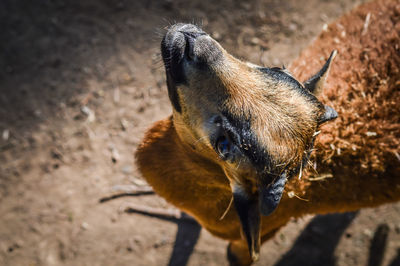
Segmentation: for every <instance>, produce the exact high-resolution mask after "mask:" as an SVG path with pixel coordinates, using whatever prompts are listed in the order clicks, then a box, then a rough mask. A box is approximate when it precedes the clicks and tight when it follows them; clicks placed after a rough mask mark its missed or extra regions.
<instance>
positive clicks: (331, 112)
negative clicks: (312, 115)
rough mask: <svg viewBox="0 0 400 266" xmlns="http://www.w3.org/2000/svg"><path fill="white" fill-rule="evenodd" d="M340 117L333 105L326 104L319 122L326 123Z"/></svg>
mask: <svg viewBox="0 0 400 266" xmlns="http://www.w3.org/2000/svg"><path fill="white" fill-rule="evenodd" d="M336 117H338V113H337V112H336V111H335V109H333V108H332V107H330V106H328V105H325V112H324V114H323V115H322V116H321V117H320V118H319V119H318V124H322V123H325V122H327V121H329V120H333V119H335V118H336Z"/></svg>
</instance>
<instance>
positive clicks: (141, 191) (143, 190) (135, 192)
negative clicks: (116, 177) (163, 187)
mask: <svg viewBox="0 0 400 266" xmlns="http://www.w3.org/2000/svg"><path fill="white" fill-rule="evenodd" d="M153 194H154V191H153V189H152V188H151V187H149V186H147V187H136V188H135V189H132V190H131V191H129V192H122V193H118V194H114V195H111V196H107V197H103V198H101V199H99V202H100V203H104V202H106V201H109V200H113V199H117V198H122V197H130V196H141V195H153Z"/></svg>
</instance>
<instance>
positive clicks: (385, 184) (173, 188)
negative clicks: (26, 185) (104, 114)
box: [136, 0, 400, 265]
mask: <svg viewBox="0 0 400 266" xmlns="http://www.w3.org/2000/svg"><path fill="white" fill-rule="evenodd" d="M368 13H371V20H370V23H369V26H368V30H367V31H366V33H365V34H362V31H363V25H364V20H365V17H366V15H367V14H368ZM399 15H400V4H399V3H398V1H393V0H392V1H390V0H387V1H377V2H373V3H368V4H365V5H363V6H360V7H359V8H357V9H356V10H354V11H353V12H351V13H350V14H348V15H346V16H344V17H342V18H341V19H339V20H338V21H337V22H335V23H333V24H331V25H330V26H329V27H328V31H327V32H324V33H322V34H321V35H320V37H319V38H318V39H317V40H316V41H315V42H314V43H313V44H312V45H311V46H310V48H308V49H307V50H305V51H304V52H303V53H302V55H301V56H300V57H299V59H297V60H296V61H295V62H294V63H293V64H292V66H291V69H293V71H294V73H295V74H296V75H299V77H300V78H301V80H303V79H305V78H306V77H309V76H310V75H311V74H312V73H313V71H315V70H317V69H318V68H319V67H320V66H321V64H322V63H321V61H320V60H319V58H321V57H324V58H325V56H326V55H327V54H328V52H330V51H331V50H332V48H334V49H338V50H339V56H338V58H337V60H336V61H335V63H334V64H333V67H332V69H331V76H330V78H328V87H327V88H325V89H324V91H325V93H324V95H323V96H322V99H323V101H324V102H325V103H328V104H329V105H331V106H333V107H335V109H336V110H337V111H338V113H339V119H337V120H336V122H334V123H330V124H329V123H328V124H326V125H325V126H323V127H322V129H321V130H322V133H321V134H320V136H319V137H318V138H317V140H316V145H315V149H316V152H315V153H314V155H313V159H314V160H315V162H316V169H315V170H312V169H310V168H309V169H308V170H307V171H306V172H305V173H304V175H303V177H302V179H301V180H298V179H297V178H294V179H292V180H291V181H290V182H288V184H287V185H286V189H285V191H286V193H284V195H283V197H282V200H281V202H280V204H279V207H278V208H277V209H276V210H275V212H273V213H272V214H271V215H270V216H263V217H262V234H261V235H262V241H265V240H267V239H268V238H269V237H271V236H272V235H273V234H274V233H275V232H276V230H278V229H279V228H280V227H281V226H283V225H285V224H286V223H287V221H288V220H289V219H290V218H291V217H300V216H303V215H304V214H308V213H329V212H344V211H352V210H356V209H359V208H362V207H373V206H378V205H380V204H383V203H388V202H394V201H397V200H399V199H400V176H399V173H400V161H399V159H398V158H396V153H397V155H398V153H400V151H399V144H400V143H399V139H400V120H399V119H400V114H399V110H400V108H399V107H398V104H399V102H400V90H399V68H398V67H399V65H400V60H399V47H398V45H399V40H400V38H399V35H398V34H399V29H400V22H399ZM343 31H345V32H346V33H345V34H346V35H344V34H343V33H342V32H343ZM337 39H339V42H338V41H337ZM315 58H316V59H317V60H315ZM232 62H234V64H237V65H236V67H237V72H235V71H233V72H230V73H229V75H231V76H230V77H231V78H229V79H228V78H226V79H224V78H221V80H222V83H224V86H223V87H224V88H229V93H231V94H232V95H234V96H235V97H234V100H232V101H229V102H227V103H226V104H228V105H229V108H230V110H233V112H238V113H239V112H240V113H242V114H243V115H244V116H245V115H246V114H249V113H250V114H251V113H252V112H256V115H253V116H251V118H252V119H254V120H253V121H252V125H253V127H254V128H255V130H256V131H260V134H259V136H262V138H265V140H263V141H264V143H268V144H281V145H283V147H284V149H285V148H288V149H289V150H290V152H289V151H286V150H283V151H282V150H274V149H275V148H272V150H271V151H272V153H273V154H278V155H279V156H280V158H279V159H278V160H281V159H282V160H283V161H285V160H288V158H289V157H290V156H292V154H296V155H295V156H294V157H296V161H297V160H300V159H301V158H302V157H303V155H302V154H303V151H304V150H305V148H306V147H305V145H306V144H304V146H303V147H301V148H297V147H298V146H299V143H300V146H301V143H302V142H304V143H307V141H305V140H304V138H303V135H304V136H309V135H310V133H304V132H301V128H299V129H294V131H295V132H294V133H293V134H294V136H296V134H299V135H298V139H297V137H296V140H295V142H293V140H292V137H293V135H291V136H290V137H289V136H285V133H284V132H285V130H286V129H287V128H282V127H281V125H279V124H278V123H277V124H276V125H275V126H271V125H269V128H268V130H267V131H268V133H267V134H265V133H263V132H264V131H265V128H264V124H265V120H262V119H261V118H260V117H265V116H263V115H264V114H265V113H268V114H271V115H274V114H275V113H274V112H273V110H274V109H273V107H271V106H269V107H268V108H265V107H264V106H263V103H264V102H258V96H255V97H253V98H252V100H251V101H249V98H248V97H244V96H243V95H244V94H247V93H248V91H246V90H245V88H246V86H247V85H246V84H247V83H248V82H250V83H252V84H253V86H254V84H257V80H258V78H257V75H256V74H255V73H252V72H251V71H246V70H243V68H246V65H245V64H244V63H241V62H239V61H236V60H232V61H231V62H230V64H232ZM231 68H232V67H231ZM219 69H220V68H219ZM243 73H245V74H243ZM221 76H222V77H227V76H226V75H224V74H221ZM232 80H233V84H232ZM228 83H229V84H228ZM260 86H261V85H260ZM255 87H256V88H257V85H256V86H255ZM260 89H261V88H260ZM277 89H278V90H279V89H280V87H279V86H278V87H277ZM253 93H254V94H255V95H256V94H257V93H258V91H257V89H256V90H255V91H254V92H253ZM180 97H188V96H185V95H180ZM199 97H200V96H199ZM202 97H203V96H202ZM271 97H274V95H272V96H271ZM291 97H296V100H298V99H301V98H299V97H297V96H296V95H295V96H293V94H290V95H289V94H288V95H287V98H284V99H282V98H279V99H280V100H279V99H276V101H277V102H278V104H283V105H284V104H286V105H289V106H291V105H290V104H288V102H290V101H292V98H291ZM194 99H196V100H199V101H204V102H202V103H200V105H202V104H205V103H206V102H207V101H208V99H207V98H194ZM192 101H193V100H192ZM299 106H301V104H299ZM303 106H306V105H303ZM185 108H192V107H191V106H190V105H188V106H186V107H185ZM292 108H293V106H292ZM299 108H300V109H299V110H294V111H295V112H299V113H313V112H316V111H315V110H304V109H301V108H306V107H299ZM291 111H293V110H291ZM276 115H283V116H285V112H283V113H278V114H276ZM276 119H279V118H278V117H274V118H273V119H272V120H271V121H276ZM282 120H284V121H286V122H287V121H288V122H289V123H290V121H291V120H290V118H287V117H284V118H283V119H282ZM278 121H281V120H278ZM187 123H192V125H193V127H195V126H196V125H198V123H196V122H193V121H190V117H183V118H182V119H181V120H180V118H179V116H176V115H175V116H174V118H172V117H170V118H167V119H165V120H162V121H159V122H157V123H156V124H155V125H154V126H153V127H152V128H151V129H150V130H149V131H148V132H147V134H146V136H145V138H144V141H143V143H142V144H141V145H140V147H139V149H138V151H137V154H136V156H137V163H138V166H139V169H140V170H141V172H142V173H143V176H144V177H145V178H146V180H147V181H148V183H149V184H150V185H152V186H153V188H154V190H155V191H156V192H157V193H158V194H159V195H160V196H162V197H164V198H165V199H167V200H168V201H169V202H171V203H172V204H174V205H175V206H177V207H178V208H180V209H182V210H183V211H185V212H187V213H189V214H191V215H193V216H194V217H195V218H196V219H197V220H198V221H199V223H200V224H201V225H202V226H203V227H205V228H206V229H207V230H209V231H210V232H211V233H213V234H214V235H216V236H218V237H221V238H224V239H227V240H229V241H230V249H229V250H230V252H231V253H233V254H234V256H235V258H236V259H237V260H238V263H239V264H241V265H246V264H250V263H251V261H252V260H251V258H250V257H249V254H248V250H247V244H246V242H245V240H243V238H242V237H241V233H240V230H241V229H240V228H241V227H240V226H241V225H240V222H239V220H238V218H237V214H236V211H235V209H234V208H230V209H229V211H228V213H227V215H226V216H225V217H224V219H222V220H220V217H221V216H222V215H223V213H224V211H225V210H226V209H227V207H228V205H229V202H230V200H231V197H232V192H231V187H230V182H229V180H228V178H227V176H226V174H227V172H226V171H225V172H224V170H223V169H227V168H226V167H221V165H224V162H221V160H220V159H219V158H218V156H216V154H215V152H212V151H211V149H210V147H209V146H210V144H209V143H207V141H205V142H203V141H201V140H199V136H195V135H193V132H192V131H191V129H188V128H187V127H186V126H185V125H187ZM313 123H315V122H313V121H308V120H307V119H306V120H305V121H304V123H299V125H301V126H303V127H305V128H306V129H307V128H310V129H313V128H315V127H316V126H315V125H313ZM310 124H312V125H310ZM290 130H292V131H293V129H290ZM261 131H263V132H261ZM297 131H298V132H297ZM271 132H272V133H271ZM296 132H297V133H296ZM367 132H376V133H377V135H376V136H370V137H369V136H368V135H367ZM261 133H263V134H261ZM285 137H286V138H285ZM282 139H283V140H282ZM276 149H277V148H276ZM296 149H298V150H297V151H296ZM339 149H340V150H339ZM299 153H301V154H299ZM314 160H313V161H314ZM228 174H229V173H228ZM322 175H325V176H326V177H327V178H320V177H321V176H322ZM296 196H297V197H296Z"/></svg>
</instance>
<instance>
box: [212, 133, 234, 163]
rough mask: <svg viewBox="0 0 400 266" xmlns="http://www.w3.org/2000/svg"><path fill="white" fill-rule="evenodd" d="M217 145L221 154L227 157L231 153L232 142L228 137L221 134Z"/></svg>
mask: <svg viewBox="0 0 400 266" xmlns="http://www.w3.org/2000/svg"><path fill="white" fill-rule="evenodd" d="M216 147H217V151H218V153H219V154H220V156H221V157H222V158H225V157H226V156H227V155H228V153H229V150H230V147H231V143H230V141H229V140H228V138H227V137H225V136H221V137H219V138H218V139H217V143H216Z"/></svg>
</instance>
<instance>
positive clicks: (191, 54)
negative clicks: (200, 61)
mask: <svg viewBox="0 0 400 266" xmlns="http://www.w3.org/2000/svg"><path fill="white" fill-rule="evenodd" d="M180 32H181V33H182V34H183V36H184V37H185V41H186V47H185V54H184V55H185V56H186V58H187V59H188V60H196V54H195V51H194V45H195V41H196V39H197V38H198V37H199V36H203V35H207V34H206V33H205V32H191V31H180Z"/></svg>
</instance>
